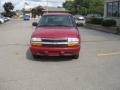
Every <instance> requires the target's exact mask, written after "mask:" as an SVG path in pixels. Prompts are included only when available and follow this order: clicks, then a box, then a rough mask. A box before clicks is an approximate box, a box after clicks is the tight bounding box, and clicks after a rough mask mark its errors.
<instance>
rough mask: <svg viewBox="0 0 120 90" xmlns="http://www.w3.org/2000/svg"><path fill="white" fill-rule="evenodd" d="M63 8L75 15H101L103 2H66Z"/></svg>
mask: <svg viewBox="0 0 120 90" xmlns="http://www.w3.org/2000/svg"><path fill="white" fill-rule="evenodd" d="M63 7H64V8H66V9H67V10H69V11H71V12H72V13H75V14H82V15H87V14H89V13H98V14H101V15H103V11H104V4H103V0H74V1H66V2H64V3H63Z"/></svg>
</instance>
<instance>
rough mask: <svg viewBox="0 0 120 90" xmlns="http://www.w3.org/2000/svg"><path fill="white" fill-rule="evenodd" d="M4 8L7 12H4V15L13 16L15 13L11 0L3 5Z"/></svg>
mask: <svg viewBox="0 0 120 90" xmlns="http://www.w3.org/2000/svg"><path fill="white" fill-rule="evenodd" d="M3 8H4V10H5V12H4V13H3V15H4V16H7V17H12V16H14V15H15V12H13V11H12V10H13V9H14V5H13V4H12V3H11V2H6V3H5V4H4V5H3Z"/></svg>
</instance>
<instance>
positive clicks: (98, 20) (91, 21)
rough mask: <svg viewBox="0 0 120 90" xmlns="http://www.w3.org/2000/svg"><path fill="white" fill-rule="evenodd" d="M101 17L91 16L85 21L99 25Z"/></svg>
mask: <svg viewBox="0 0 120 90" xmlns="http://www.w3.org/2000/svg"><path fill="white" fill-rule="evenodd" d="M102 21H103V18H91V19H89V20H87V21H86V23H90V24H97V25H101V24H102Z"/></svg>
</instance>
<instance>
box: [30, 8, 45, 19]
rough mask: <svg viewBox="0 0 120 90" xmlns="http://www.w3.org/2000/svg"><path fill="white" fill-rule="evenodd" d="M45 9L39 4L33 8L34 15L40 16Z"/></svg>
mask: <svg viewBox="0 0 120 90" xmlns="http://www.w3.org/2000/svg"><path fill="white" fill-rule="evenodd" d="M43 10H44V9H43V8H42V6H37V7H35V8H33V9H32V10H31V13H32V17H33V18H35V17H36V15H38V16H40V15H42V14H43Z"/></svg>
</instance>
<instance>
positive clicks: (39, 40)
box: [31, 38, 41, 42]
mask: <svg viewBox="0 0 120 90" xmlns="http://www.w3.org/2000/svg"><path fill="white" fill-rule="evenodd" d="M31 41H32V42H41V38H32V39H31Z"/></svg>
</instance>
